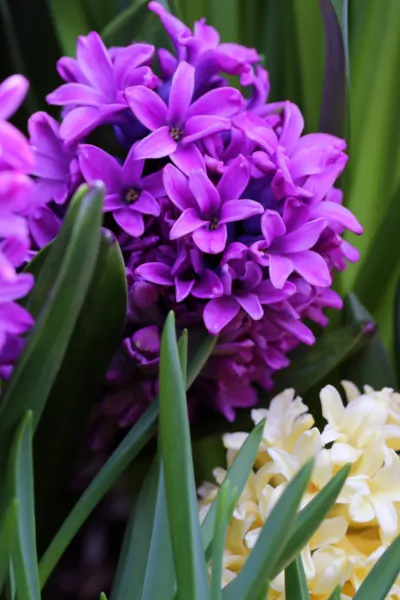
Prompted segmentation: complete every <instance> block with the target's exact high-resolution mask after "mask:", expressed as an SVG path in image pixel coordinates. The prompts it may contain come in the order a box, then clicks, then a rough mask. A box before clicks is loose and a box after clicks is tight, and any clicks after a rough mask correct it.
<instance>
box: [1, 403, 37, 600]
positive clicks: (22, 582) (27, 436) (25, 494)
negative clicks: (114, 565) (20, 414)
mask: <svg viewBox="0 0 400 600" xmlns="http://www.w3.org/2000/svg"><path fill="white" fill-rule="evenodd" d="M32 420H33V419H32V413H31V412H28V413H27V414H26V415H25V417H24V419H23V421H22V423H21V425H20V427H19V428H18V430H17V433H16V436H15V438H14V443H13V447H12V450H11V464H10V471H9V486H10V492H11V495H12V497H14V498H16V499H17V507H18V517H17V540H16V544H15V548H14V553H13V566H14V572H15V581H16V587H17V594H18V600H40V585H39V570H38V563H37V556H36V534H35V504H34V490H33V460H32Z"/></svg>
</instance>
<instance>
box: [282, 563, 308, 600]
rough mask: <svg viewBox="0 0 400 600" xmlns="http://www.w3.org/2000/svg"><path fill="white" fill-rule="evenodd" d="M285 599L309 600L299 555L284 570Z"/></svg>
mask: <svg viewBox="0 0 400 600" xmlns="http://www.w3.org/2000/svg"><path fill="white" fill-rule="evenodd" d="M285 598H286V600H310V593H309V591H308V586H307V579H306V574H305V572H304V567H303V561H302V560H301V556H300V554H299V555H298V556H297V558H295V560H294V561H293V562H291V563H290V565H289V566H288V567H286V569H285Z"/></svg>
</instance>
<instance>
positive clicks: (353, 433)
mask: <svg viewBox="0 0 400 600" xmlns="http://www.w3.org/2000/svg"><path fill="white" fill-rule="evenodd" d="M342 385H343V388H344V391H345V394H346V399H347V401H346V402H343V400H342V398H341V396H340V394H339V392H338V391H337V390H336V388H334V387H333V386H327V387H325V388H324V389H323V390H322V391H321V393H320V400H321V407H322V414H323V417H324V418H325V420H326V425H325V427H324V429H323V430H322V431H319V430H318V429H317V427H315V426H314V419H313V417H312V415H311V414H310V413H309V412H308V408H307V406H306V405H305V404H304V403H303V402H302V400H301V398H299V397H296V396H295V393H294V390H285V391H284V392H282V393H281V394H279V395H278V396H276V397H275V398H274V399H273V400H272V402H271V405H270V408H269V409H268V410H266V409H256V410H253V411H252V418H253V421H254V423H258V422H259V421H260V420H261V419H263V418H266V424H265V428H264V433H263V439H262V442H261V444H260V447H259V451H258V454H257V458H256V461H255V464H254V467H253V471H252V472H251V474H250V476H249V479H248V481H247V484H246V486H245V488H244V490H243V493H242V495H241V497H240V499H239V502H238V504H237V507H236V509H235V512H234V515H233V518H232V520H231V523H230V525H229V528H228V532H227V538H226V547H225V553H224V571H223V584H224V585H226V584H227V583H229V582H230V581H231V580H232V579H234V578H235V577H236V575H237V574H238V572H239V571H240V570H241V568H242V566H243V564H244V563H245V561H246V559H247V557H248V555H249V553H250V551H251V548H253V546H254V544H255V542H256V540H257V537H258V535H259V533H260V530H261V527H262V525H263V523H264V521H265V520H266V518H267V517H268V515H269V513H270V512H271V510H272V508H273V506H274V504H275V503H276V502H277V500H278V498H279V497H280V495H281V494H282V492H283V490H284V489H285V486H286V485H287V482H288V481H290V480H291V479H292V478H293V476H294V475H295V474H296V473H297V471H298V470H299V469H300V467H301V466H302V465H304V464H305V463H306V462H307V461H308V460H309V459H310V458H312V457H314V458H315V461H316V462H315V468H314V472H313V475H312V478H311V481H310V484H309V487H308V490H307V493H306V495H305V497H304V499H303V506H304V505H305V504H307V503H308V502H309V501H310V500H311V499H312V498H313V497H314V496H315V494H316V493H317V492H318V491H319V490H320V489H321V488H322V487H323V486H324V485H325V484H326V483H327V482H328V481H329V479H330V478H331V477H332V475H334V474H335V473H337V472H338V471H339V470H340V469H341V467H342V466H343V465H344V464H346V463H351V465H352V467H351V471H350V475H349V477H348V479H347V481H346V484H345V486H344V488H343V490H342V492H341V494H340V496H339V498H338V500H337V502H336V504H335V506H334V507H333V509H332V510H331V513H330V514H329V515H328V517H327V518H326V519H325V521H324V522H323V523H322V525H321V526H320V528H319V530H318V531H317V532H316V533H315V535H314V536H313V537H312V539H311V540H310V542H309V544H308V545H307V547H306V548H305V549H304V550H303V552H302V559H303V564H304V568H305V572H306V577H307V581H308V587H309V591H310V595H311V599H312V600H325V599H327V598H329V597H330V595H331V594H332V592H333V590H334V589H335V587H336V586H337V585H338V584H340V585H341V588H342V596H341V597H342V600H347V599H349V598H353V596H354V594H355V591H356V590H357V589H358V588H359V586H360V585H361V583H362V581H363V580H364V579H365V577H366V575H367V574H368V573H369V571H370V570H371V568H372V567H373V565H374V564H375V562H376V561H377V560H378V558H379V557H380V556H381V554H382V553H383V552H384V550H385V549H386V548H387V546H388V545H389V544H390V542H391V541H392V540H393V538H394V537H395V536H396V535H398V534H399V533H400V521H399V515H400V458H399V456H398V455H397V454H396V451H398V450H400V394H398V393H395V392H394V391H393V390H392V389H390V388H384V389H383V390H381V391H375V390H373V389H372V388H370V387H368V386H366V387H365V388H364V393H363V394H361V393H360V391H359V390H358V389H357V388H356V386H355V385H354V384H352V383H350V382H347V381H345V382H343V383H342ZM247 435H248V434H247V433H233V434H226V435H225V436H224V437H223V441H224V445H225V447H226V449H227V463H228V466H229V464H230V463H231V462H232V460H233V458H234V456H235V455H236V453H237V451H238V450H239V448H240V447H241V446H242V444H243V442H244V441H245V439H246V438H247ZM225 474H226V471H225V470H224V469H216V470H215V472H214V476H215V479H216V482H217V485H214V484H210V483H206V484H204V485H203V486H202V487H201V488H200V489H199V496H200V515H201V518H204V516H205V514H206V512H207V510H208V507H209V506H210V503H211V502H212V500H213V499H214V497H215V495H216V493H217V491H218V486H219V485H221V483H222V481H223V480H224V477H225ZM284 598H285V591H284V578H283V574H280V575H279V576H278V577H277V578H276V579H275V580H274V581H273V582H272V583H271V586H270V591H269V594H268V600H284ZM388 598H389V600H400V577H399V578H398V579H397V581H396V583H395V585H394V586H393V587H392V590H391V592H390V594H389V596H388Z"/></svg>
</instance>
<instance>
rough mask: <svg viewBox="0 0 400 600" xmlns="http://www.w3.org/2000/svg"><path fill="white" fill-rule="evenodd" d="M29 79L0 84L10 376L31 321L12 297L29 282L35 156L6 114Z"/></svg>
mask: <svg viewBox="0 0 400 600" xmlns="http://www.w3.org/2000/svg"><path fill="white" fill-rule="evenodd" d="M27 89H28V82H27V81H26V79H25V78H24V77H22V76H21V75H13V76H11V77H9V78H8V79H6V80H5V81H3V82H2V83H1V84H0V378H5V377H7V376H8V375H9V372H10V369H11V364H12V362H13V361H14V360H15V359H16V357H17V356H18V354H19V352H20V349H21V346H22V338H20V335H21V334H24V333H25V332H26V331H27V330H28V329H29V328H30V327H31V325H32V324H33V320H32V317H31V316H30V314H29V313H28V312H27V311H26V310H25V309H24V308H22V306H20V305H19V304H18V302H17V300H19V299H20V298H22V297H23V296H25V295H26V294H27V293H28V292H29V290H30V289H31V287H32V285H33V276H32V275H30V274H28V273H20V269H19V267H21V266H22V265H23V264H24V262H25V261H26V259H27V257H28V253H29V248H30V237H29V228H28V221H27V219H28V214H29V211H30V200H31V196H32V190H33V182H32V180H31V179H30V177H29V175H28V174H29V173H30V172H31V171H32V169H33V165H34V156H33V153H32V150H31V148H30V146H29V144H28V141H27V140H26V139H25V137H24V136H23V135H22V133H20V131H18V129H16V128H15V127H14V126H13V125H12V124H11V123H9V122H8V119H9V118H10V117H11V116H12V115H13V114H14V112H15V111H16V110H17V109H18V108H19V106H20V104H21V103H22V101H23V99H24V97H25V95H26V92H27Z"/></svg>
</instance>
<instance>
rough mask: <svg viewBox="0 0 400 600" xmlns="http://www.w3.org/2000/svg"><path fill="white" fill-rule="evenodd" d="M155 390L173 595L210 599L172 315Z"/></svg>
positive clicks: (167, 324)
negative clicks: (157, 385)
mask: <svg viewBox="0 0 400 600" xmlns="http://www.w3.org/2000/svg"><path fill="white" fill-rule="evenodd" d="M159 388H160V389H159V398H160V416H159V444H160V450H161V456H162V460H163V465H164V473H165V489H166V498H167V509H168V519H169V525H170V530H171V543H172V551H173V556H174V564H175V573H176V579H177V588H178V598H179V599H182V600H183V599H185V598H191V599H193V600H196V599H197V600H206V599H207V598H208V597H209V590H208V583H207V576H206V563H205V559H204V553H203V547H202V542H201V537H200V525H199V517H198V509H197V499H196V484H195V479H194V472H193V461H192V451H191V444H190V428H189V420H188V414H187V402H186V394H185V385H184V381H183V377H182V372H181V366H180V361H179V352H178V345H177V341H176V333H175V318H174V314H173V313H170V314H169V315H168V318H167V320H166V323H165V326H164V330H163V334H162V338H161V351H160V375H159Z"/></svg>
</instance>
